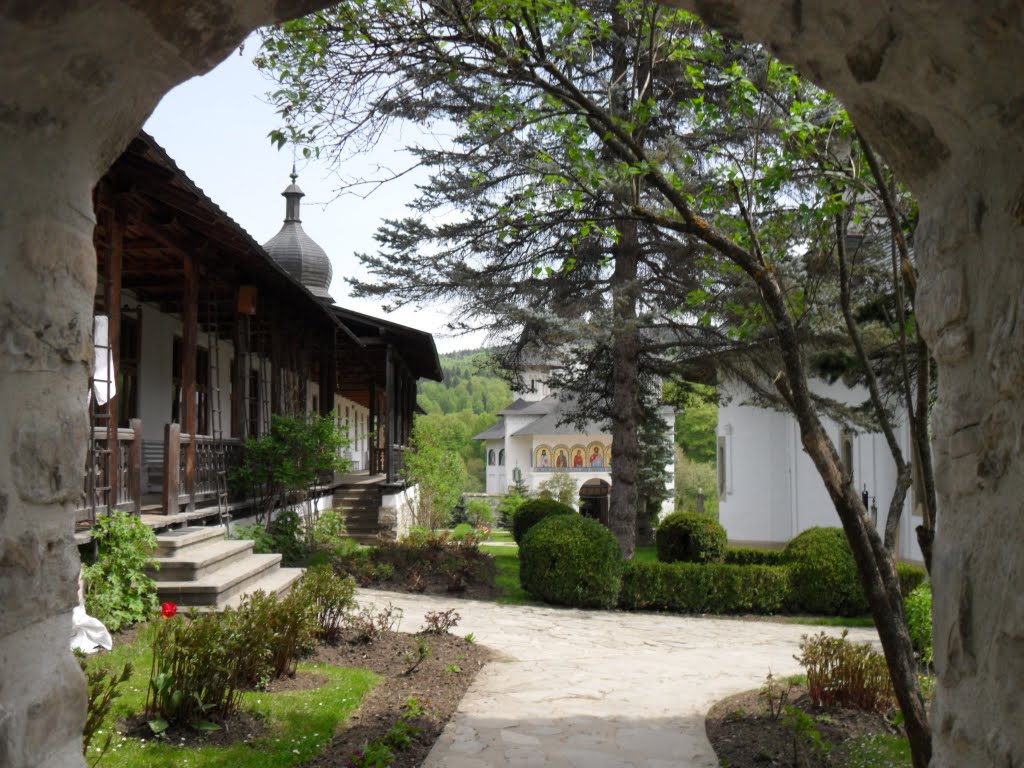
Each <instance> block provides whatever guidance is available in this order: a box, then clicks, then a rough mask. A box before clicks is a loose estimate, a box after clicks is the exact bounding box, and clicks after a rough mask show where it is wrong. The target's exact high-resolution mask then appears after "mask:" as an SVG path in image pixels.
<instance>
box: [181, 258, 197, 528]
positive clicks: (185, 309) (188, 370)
mask: <svg viewBox="0 0 1024 768" xmlns="http://www.w3.org/2000/svg"><path fill="white" fill-rule="evenodd" d="M183 264H184V270H185V290H184V292H183V295H182V312H181V401H182V402H181V413H182V424H181V426H182V429H183V430H184V431H185V433H186V434H189V435H193V436H194V435H195V434H196V427H197V419H196V348H197V346H198V337H199V274H198V269H197V265H196V258H195V256H193V255H192V254H185V257H184V259H183ZM185 450H186V453H185V492H186V493H188V496H189V510H190V511H191V510H192V509H193V507H194V505H195V482H196V441H195V440H190V441H189V442H188V446H187V448H186V449H185Z"/></svg>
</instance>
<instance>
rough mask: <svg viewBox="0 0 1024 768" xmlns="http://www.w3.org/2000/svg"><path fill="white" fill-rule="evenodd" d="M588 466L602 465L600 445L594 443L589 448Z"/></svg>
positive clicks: (602, 458)
mask: <svg viewBox="0 0 1024 768" xmlns="http://www.w3.org/2000/svg"><path fill="white" fill-rule="evenodd" d="M590 466H592V467H603V466H604V456H603V455H602V454H601V448H600V446H597V445H595V446H594V447H593V448H591V450H590Z"/></svg>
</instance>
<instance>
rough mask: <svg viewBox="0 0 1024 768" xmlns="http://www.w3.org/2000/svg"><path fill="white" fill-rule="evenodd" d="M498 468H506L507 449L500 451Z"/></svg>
mask: <svg viewBox="0 0 1024 768" xmlns="http://www.w3.org/2000/svg"><path fill="white" fill-rule="evenodd" d="M498 466H499V467H504V466H505V449H504V448H502V449H501V450H500V451H498Z"/></svg>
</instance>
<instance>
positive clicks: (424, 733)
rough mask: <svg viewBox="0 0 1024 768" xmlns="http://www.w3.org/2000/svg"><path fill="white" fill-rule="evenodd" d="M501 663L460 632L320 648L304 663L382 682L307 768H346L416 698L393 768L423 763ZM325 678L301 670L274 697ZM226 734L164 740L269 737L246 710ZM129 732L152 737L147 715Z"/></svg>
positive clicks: (345, 641)
mask: <svg viewBox="0 0 1024 768" xmlns="http://www.w3.org/2000/svg"><path fill="white" fill-rule="evenodd" d="M419 640H422V641H423V642H425V643H426V644H427V646H428V647H429V655H427V656H426V658H424V659H423V660H422V661H421V662H420V663H419V664H418V665H417V666H416V668H415V669H413V670H411V671H410V667H411V666H412V664H413V661H414V660H415V658H416V657H417V655H418V654H417V648H418V647H419ZM493 658H496V654H495V653H494V652H493V651H491V650H490V649H488V648H486V647H484V646H481V645H477V644H475V643H470V642H468V641H467V640H465V639H464V638H462V637H459V636H457V635H454V634H436V633H430V634H420V635H412V634H407V633H404V632H385V633H383V634H381V635H378V636H377V637H376V638H375V639H373V640H371V641H369V642H365V641H362V640H360V639H359V638H358V637H357V635H356V633H354V632H346V633H345V634H343V636H342V637H341V640H340V641H339V642H338V644H337V645H321V646H319V647H318V648H317V650H316V652H315V653H314V654H313V655H312V656H311V657H308V658H306V659H304V661H306V662H314V663H321V664H332V665H335V666H340V667H360V668H363V669H369V670H372V671H373V672H376V673H377V674H378V675H380V676H381V677H382V678H383V679H382V680H381V681H380V682H379V683H378V684H377V685H376V686H375V687H374V688H373V689H372V690H371V691H370V692H369V693H368V694H367V695H366V697H365V698H364V699H363V701H362V704H361V705H360V707H359V709H358V710H357V711H356V712H355V713H353V714H352V716H351V717H350V718H349V720H348V722H346V723H344V724H343V725H342V726H341V728H340V730H339V731H338V733H337V734H336V735H335V737H334V739H333V740H332V741H331V743H330V744H329V745H328V746H327V748H326V749H325V750H324V752H323V753H322V754H321V755H320V756H319V757H317V758H316V759H314V760H313V761H311V762H309V763H306V764H305V766H306V768H328V767H329V768H345V767H346V766H349V765H350V764H351V762H352V757H353V755H354V754H356V753H358V752H360V751H361V750H362V749H363V748H364V747H365V746H366V745H367V744H371V743H373V742H374V741H376V740H378V739H380V738H381V737H383V736H384V734H385V733H387V731H388V729H389V728H391V726H392V725H394V723H395V722H396V721H397V720H398V719H399V718H400V717H401V716H402V709H403V706H404V705H405V703H406V702H407V701H408V700H409V699H410V698H412V697H415V698H416V699H418V700H419V701H420V703H421V705H422V706H423V709H424V712H423V714H422V715H421V716H419V717H417V718H415V719H413V720H411V721H410V722H411V724H412V725H413V726H415V728H416V729H417V733H416V735H415V737H414V738H413V740H412V743H411V744H410V745H409V746H408V747H407V748H406V749H402V750H396V751H395V752H394V761H393V762H392V763H391V765H392V766H393V768H414V766H418V765H420V763H422V762H423V760H424V758H425V757H426V756H427V753H428V752H429V751H430V749H431V747H433V745H434V742H435V741H437V738H438V736H440V734H441V731H442V730H444V726H445V724H446V723H447V722H448V720H449V719H451V716H452V715H453V714H454V712H455V710H456V709H457V708H458V706H459V702H460V701H462V697H463V696H464V695H465V693H466V690H467V689H468V688H469V686H470V685H471V684H472V682H473V680H474V678H475V677H476V675H477V672H479V671H480V668H481V667H482V666H483V665H484V664H485V663H486V662H487V661H489V660H491V659H493ZM325 680H326V678H324V676H323V675H319V674H317V673H316V672H303V671H300V672H299V673H298V674H297V675H296V676H295V677H293V678H287V677H286V678H281V679H279V680H275V681H273V682H272V683H271V684H270V685H269V687H268V689H267V690H268V692H270V693H277V692H283V691H299V690H311V689H314V688H318V687H320V686H322V685H323V684H324V682H325ZM221 726H222V727H221V729H220V730H217V731H210V732H200V731H196V730H194V729H192V728H189V727H187V726H184V727H181V728H177V727H172V728H171V729H169V730H168V731H167V732H165V734H164V735H163V738H165V739H166V740H167V741H168V742H169V743H171V744H177V745H179V746H183V747H199V746H203V747H206V746H218V747H222V746H226V745H229V744H232V743H234V742H236V741H247V740H249V739H252V738H255V737H258V736H262V735H264V734H265V733H266V725H265V723H264V722H263V720H262V719H261V718H259V717H256V716H254V715H253V714H252V713H249V712H245V711H240V712H238V713H237V714H235V715H233V716H232V717H231V718H229V719H228V720H227V721H226V722H224V723H221ZM124 731H125V732H126V733H127V734H128V735H131V736H136V737H139V738H144V739H148V738H152V732H151V731H150V729H149V726H148V725H147V724H146V719H145V717H144V716H142V715H139V716H136V717H133V718H131V719H130V720H129V721H128V722H126V723H124Z"/></svg>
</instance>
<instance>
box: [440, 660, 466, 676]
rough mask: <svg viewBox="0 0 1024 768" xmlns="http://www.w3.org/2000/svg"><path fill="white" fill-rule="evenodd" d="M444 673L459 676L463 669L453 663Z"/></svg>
mask: <svg viewBox="0 0 1024 768" xmlns="http://www.w3.org/2000/svg"><path fill="white" fill-rule="evenodd" d="M444 671H445V672H448V673H449V674H452V675H458V674H460V673H461V672H462V667H460V666H459V665H458V664H454V663H452V664H449V665H448V666H447V667H445V670H444Z"/></svg>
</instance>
